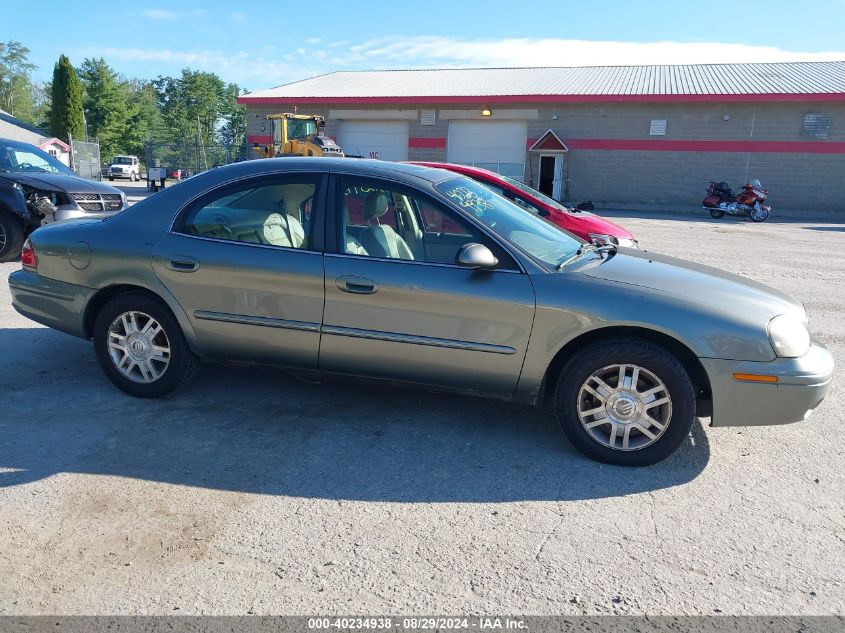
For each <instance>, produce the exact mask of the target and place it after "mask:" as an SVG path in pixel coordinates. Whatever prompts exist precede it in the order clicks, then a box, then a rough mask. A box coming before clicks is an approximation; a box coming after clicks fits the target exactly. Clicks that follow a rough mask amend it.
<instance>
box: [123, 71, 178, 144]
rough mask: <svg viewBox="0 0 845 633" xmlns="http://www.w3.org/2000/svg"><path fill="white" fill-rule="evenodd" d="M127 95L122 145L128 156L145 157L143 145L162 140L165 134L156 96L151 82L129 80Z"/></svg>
mask: <svg viewBox="0 0 845 633" xmlns="http://www.w3.org/2000/svg"><path fill="white" fill-rule="evenodd" d="M124 85H125V87H126V90H127V92H128V93H129V113H128V117H127V124H126V129H125V131H124V136H123V145H124V147H125V148H126V151H127V152H128V153H130V154H136V155H138V156H144V155H145V151H144V149H145V147H144V145H145V143H146V142H147V141H150V140H159V141H160V140H162V139H164V138H165V137H166V136H167V134H166V132H165V129H164V124H163V122H162V117H161V111H160V110H159V105H158V95H157V93H156V89H155V86H153V84H152V82H150V81H145V80H142V79H130V80H129V81H127V82H125V84H124Z"/></svg>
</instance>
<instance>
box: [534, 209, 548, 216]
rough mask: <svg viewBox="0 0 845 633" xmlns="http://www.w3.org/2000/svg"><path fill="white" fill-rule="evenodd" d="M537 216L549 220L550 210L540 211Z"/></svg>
mask: <svg viewBox="0 0 845 633" xmlns="http://www.w3.org/2000/svg"><path fill="white" fill-rule="evenodd" d="M537 215H539V216H540V217H541V218H547V217H549V216H550V215H551V213H549V210H548V209H539V210H538V211H537Z"/></svg>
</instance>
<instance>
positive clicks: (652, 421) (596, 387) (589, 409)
mask: <svg viewBox="0 0 845 633" xmlns="http://www.w3.org/2000/svg"><path fill="white" fill-rule="evenodd" d="M578 417H579V419H580V421H581V425H582V426H583V427H584V430H585V431H587V433H588V434H589V435H590V437H592V438H593V439H594V440H595V441H596V442H598V443H599V444H601V445H603V446H607V447H608V448H612V449H614V450H621V451H635V450H639V449H642V448H645V447H646V446H650V445H652V444H654V443H655V442H656V441H657V440H658V439H659V438H660V436H661V435H663V433H664V432H665V431H666V429H667V428H668V426H669V423H670V421H671V419H672V397H671V395H670V394H669V390H668V389H667V388H666V385H665V384H663V381H662V380H660V378H658V377H657V376H656V375H655V374H654V373H652V372H650V371H649V370H647V369H645V368H644V367H640V366H639V365H629V364H615V365H608V366H606V367H602V368H601V369H599V370H598V371H595V372H593V373H592V374H591V375H590V376H589V377H588V378H587V379H586V380H585V381H584V383H583V384H582V385H581V389H580V390H579V392H578Z"/></svg>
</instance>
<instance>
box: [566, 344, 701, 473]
mask: <svg viewBox="0 0 845 633" xmlns="http://www.w3.org/2000/svg"><path fill="white" fill-rule="evenodd" d="M555 408H556V411H557V418H558V423H559V424H560V426H561V428H562V429H563V431H564V433H565V434H566V436H567V437H568V438H569V441H571V442H572V444H573V445H574V446H575V448H577V449H578V450H579V451H581V452H582V453H584V454H585V455H587V456H588V457H591V458H593V459H595V460H598V461H600V462H605V463H608V464H616V465H619V466H649V465H651V464H655V463H657V462H659V461H661V460H663V459H665V458H666V457H668V456H669V455H671V454H672V453H673V452H675V450H676V449H677V448H678V447H679V446H680V445H681V444H682V443H683V442H684V440H685V439H686V438H687V437H688V436H689V433H690V429H691V428H692V423H693V421H694V420H695V391H694V388H693V385H692V381H691V380H690V378H689V375H688V374H687V372H686V370H685V369H684V366H683V365H682V364H681V363H680V361H678V359H677V358H676V357H675V356H674V355H672V354H671V353H669V352H668V351H666V350H665V349H664V348H663V347H660V346H659V345H656V344H654V343H651V342H649V341H644V340H639V339H634V338H613V339H608V340H606V341H601V342H598V343H594V344H592V345H589V346H587V347H584V348H582V349H581V350H579V351H578V352H576V353H575V354H574V355H573V356H572V358H571V359H569V361H568V362H567V363H566V365H565V366H564V367H563V370H562V371H561V373H560V376H559V378H558V381H557V389H556V391H555Z"/></svg>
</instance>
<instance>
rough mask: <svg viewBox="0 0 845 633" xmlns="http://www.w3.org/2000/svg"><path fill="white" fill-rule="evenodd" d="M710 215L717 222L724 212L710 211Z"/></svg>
mask: <svg viewBox="0 0 845 633" xmlns="http://www.w3.org/2000/svg"><path fill="white" fill-rule="evenodd" d="M710 215H711V216H713V217H714V218H716V219H717V220H718V219H719V218H721V217H722V216H724V215H725V212H724V211H719V209H710Z"/></svg>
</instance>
